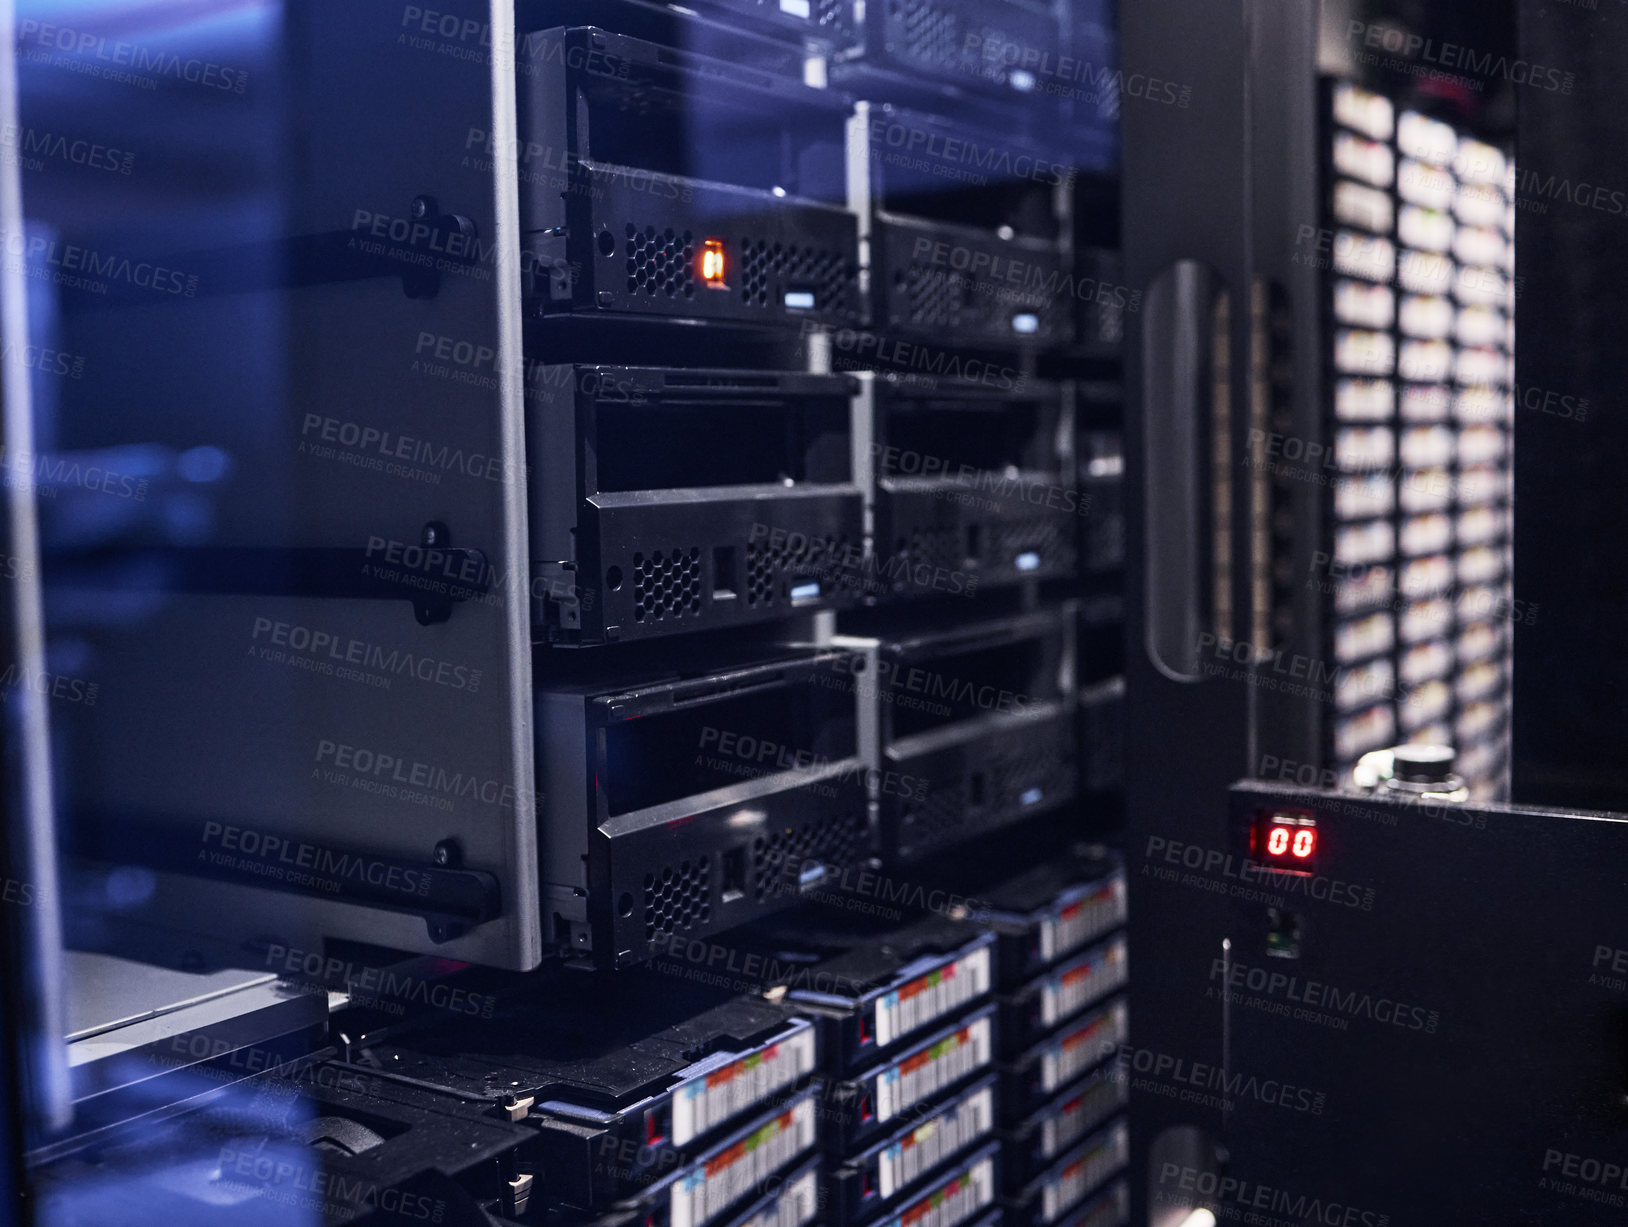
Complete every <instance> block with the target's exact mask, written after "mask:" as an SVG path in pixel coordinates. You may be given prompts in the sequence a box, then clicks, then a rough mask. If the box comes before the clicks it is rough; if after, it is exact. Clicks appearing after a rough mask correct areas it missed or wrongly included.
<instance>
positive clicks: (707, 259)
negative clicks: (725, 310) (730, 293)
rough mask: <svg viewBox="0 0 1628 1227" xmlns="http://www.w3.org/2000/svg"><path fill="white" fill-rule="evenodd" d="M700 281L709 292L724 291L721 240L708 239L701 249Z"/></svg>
mask: <svg viewBox="0 0 1628 1227" xmlns="http://www.w3.org/2000/svg"><path fill="white" fill-rule="evenodd" d="M701 280H702V281H704V282H706V283H707V288H708V289H710V290H725V289H728V288H729V287H728V286H727V285H725V284H724V245H723V241H722V240H721V239H708V240H707V241H706V242H705V243H704V244H703V245H702V247H701Z"/></svg>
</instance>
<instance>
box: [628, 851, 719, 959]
mask: <svg viewBox="0 0 1628 1227" xmlns="http://www.w3.org/2000/svg"><path fill="white" fill-rule="evenodd" d="M711 878H712V864H711V862H710V861H708V860H707V859H706V858H704V857H703V858H701V859H698V860H694V861H681V862H680V863H679V864H678V865H676V866H674V865H666V866H663V867H662V869H661V871H660V872H659V873H647V874H645V875H644V935H645V938H646V940H649V939H652V938H654V937H655V936H656V934H658V933H682V932H684V931H685V930H686V929H692V928H694V927H695V926H696V925H704V924H706V923H707V921H709V920H711V919H712V890H711Z"/></svg>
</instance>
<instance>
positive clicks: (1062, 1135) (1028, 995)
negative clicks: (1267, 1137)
mask: <svg viewBox="0 0 1628 1227" xmlns="http://www.w3.org/2000/svg"><path fill="white" fill-rule="evenodd" d="M984 898H985V903H984V906H983V908H982V909H981V910H980V911H979V913H978V920H979V921H980V922H981V923H983V924H985V925H987V926H988V927H989V928H990V930H991V931H992V932H993V933H994V934H995V935H996V936H997V938H998V941H999V950H1000V954H1001V962H1000V992H999V994H998V1000H999V1008H1000V1025H999V1030H1000V1034H1001V1046H1002V1058H1001V1079H1000V1086H1001V1091H1002V1094H1001V1104H1002V1117H1001V1120H1002V1125H1001V1138H1002V1166H1003V1179H1004V1189H1005V1215H1006V1223H1007V1224H1008V1227H1083V1225H1084V1224H1088V1223H1089V1224H1092V1225H1093V1227H1106V1225H1108V1224H1122V1223H1126V1222H1128V1221H1129V1217H1128V1216H1129V1203H1128V1195H1127V1190H1126V1187H1125V1184H1124V1181H1123V1180H1122V1179H1117V1180H1116V1177H1118V1176H1119V1175H1120V1174H1121V1173H1122V1172H1123V1171H1124V1169H1125V1167H1126V1165H1127V1163H1128V1162H1129V1138H1128V1134H1127V1131H1126V1124H1125V1117H1124V1109H1125V1106H1126V1101H1127V1088H1126V1085H1125V1083H1124V1081H1123V1080H1122V1079H1120V1078H1118V1077H1116V1076H1115V1070H1114V1069H1113V1063H1112V1061H1111V1060H1110V1058H1111V1057H1112V1055H1113V1053H1114V1052H1115V1051H1116V1050H1117V1049H1118V1048H1119V1047H1120V1046H1121V1045H1122V1044H1123V1043H1124V1042H1125V1037H1126V1010H1125V1000H1124V992H1123V990H1124V988H1125V985H1126V982H1127V976H1128V968H1127V963H1126V954H1125V934H1124V928H1123V926H1124V924H1125V919H1126V909H1125V899H1126V885H1125V871H1124V866H1123V863H1122V862H1121V861H1120V859H1119V858H1118V856H1117V855H1115V854H1112V853H1109V852H1105V851H1100V850H1093V851H1083V852H1077V853H1075V854H1072V855H1069V856H1066V857H1060V858H1058V859H1056V860H1053V861H1050V862H1048V863H1047V864H1045V865H1042V866H1039V867H1037V868H1035V869H1033V870H1030V871H1028V872H1026V873H1023V874H1020V875H1018V876H1017V877H1015V878H1012V879H1010V880H1008V881H1006V882H1003V883H1001V884H999V885H997V886H995V887H993V888H991V889H989V890H988V891H986V892H984Z"/></svg>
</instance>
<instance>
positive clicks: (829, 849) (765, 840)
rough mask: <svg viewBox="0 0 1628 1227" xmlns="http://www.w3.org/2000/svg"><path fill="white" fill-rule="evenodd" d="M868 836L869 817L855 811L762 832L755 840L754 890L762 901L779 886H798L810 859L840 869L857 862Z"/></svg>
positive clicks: (753, 860)
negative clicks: (764, 833) (799, 877)
mask: <svg viewBox="0 0 1628 1227" xmlns="http://www.w3.org/2000/svg"><path fill="white" fill-rule="evenodd" d="M864 838H865V820H864V819H863V818H862V817H861V816H860V815H859V814H857V813H853V812H849V813H847V814H844V815H842V816H841V817H838V818H828V819H825V820H822V821H819V822H808V823H804V824H803V825H801V826H795V827H791V828H789V829H782V830H777V831H773V832H770V833H769V834H767V835H759V836H758V837H757V839H756V840H755V841H754V842H753V844H752V883H753V886H752V889H753V893H754V894H755V895H756V896H757V899H758V902H760V903H761V902H762V901H763V900H764V898H765V897H767V896H769V895H770V894H772V893H774V892H775V891H776V890H777V889H785V890H791V889H795V888H796V886H797V878H798V874H799V873H801V872H802V869H803V866H804V865H805V864H807V863H808V862H809V861H818V862H820V863H821V864H824V865H830V866H834V867H836V868H839V869H840V868H846V867H847V866H849V865H852V864H855V863H856V862H857V860H858V858H859V855H860V851H861V849H862V847H863V845H864Z"/></svg>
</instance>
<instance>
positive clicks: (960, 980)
mask: <svg viewBox="0 0 1628 1227" xmlns="http://www.w3.org/2000/svg"><path fill="white" fill-rule="evenodd" d="M988 991H989V947H988V946H980V947H979V948H978V949H976V950H974V951H973V952H972V953H971V954H967V955H963V956H962V957H961V958H959V959H957V960H956V961H955V962H953V963H951V964H950V965H949V966H947V967H940V968H939V969H938V970H936V971H930V972H928V973H927V974H926V975H924V976H919V977H917V978H916V979H914V980H912V981H910V983H909V984H906V985H904V986H902V987H900V988H898V989H895V990H894V991H893V992H891V993H886V994H884V995H883V996H882V997H881V998H879V999H878V1000H877V1002H876V1020H875V1028H874V1030H873V1032H872V1034H874V1035H875V1036H876V1043H877V1046H878V1047H882V1048H885V1047H887V1045H889V1044H891V1043H892V1042H893V1041H894V1040H896V1039H899V1038H900V1037H901V1036H905V1035H909V1034H910V1033H911V1032H912V1031H914V1030H916V1029H917V1028H919V1027H925V1026H926V1025H927V1024H928V1023H931V1022H934V1021H935V1020H937V1019H940V1018H942V1017H944V1015H946V1014H948V1013H950V1012H951V1011H952V1010H958V1009H960V1008H961V1007H962V1006H964V1005H966V1004H967V1002H969V1001H971V1000H973V999H974V998H977V997H981V996H983V995H984V994H985V993H987V992H988Z"/></svg>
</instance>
